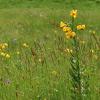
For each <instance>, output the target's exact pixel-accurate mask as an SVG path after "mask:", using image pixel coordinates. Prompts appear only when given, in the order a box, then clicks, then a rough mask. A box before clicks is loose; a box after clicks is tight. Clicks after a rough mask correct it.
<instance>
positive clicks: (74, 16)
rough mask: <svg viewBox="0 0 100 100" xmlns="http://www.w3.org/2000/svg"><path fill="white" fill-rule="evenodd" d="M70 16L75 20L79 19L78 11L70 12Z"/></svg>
mask: <svg viewBox="0 0 100 100" xmlns="http://www.w3.org/2000/svg"><path fill="white" fill-rule="evenodd" d="M70 16H71V17H73V18H74V19H75V18H76V17H77V10H72V11H71V12H70Z"/></svg>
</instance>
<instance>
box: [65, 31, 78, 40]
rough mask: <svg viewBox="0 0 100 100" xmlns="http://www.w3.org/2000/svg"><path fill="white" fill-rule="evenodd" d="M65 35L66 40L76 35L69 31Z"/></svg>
mask: <svg viewBox="0 0 100 100" xmlns="http://www.w3.org/2000/svg"><path fill="white" fill-rule="evenodd" d="M65 35H66V38H67V39H70V38H74V37H75V36H76V33H75V32H73V31H69V32H67V33H66V34H65Z"/></svg>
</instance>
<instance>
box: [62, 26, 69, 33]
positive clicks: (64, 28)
mask: <svg viewBox="0 0 100 100" xmlns="http://www.w3.org/2000/svg"><path fill="white" fill-rule="evenodd" d="M63 31H64V32H68V31H71V28H70V27H63Z"/></svg>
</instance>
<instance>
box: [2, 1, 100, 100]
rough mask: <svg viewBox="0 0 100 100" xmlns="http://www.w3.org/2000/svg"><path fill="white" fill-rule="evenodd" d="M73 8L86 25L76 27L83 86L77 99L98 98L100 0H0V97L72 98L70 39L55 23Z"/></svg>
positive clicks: (11, 99) (10, 99)
mask: <svg viewBox="0 0 100 100" xmlns="http://www.w3.org/2000/svg"><path fill="white" fill-rule="evenodd" d="M73 8H75V9H77V10H78V18H77V19H76V23H79V24H85V25H86V30H85V31H84V32H79V33H78V35H79V39H80V41H79V42H80V45H79V48H80V51H79V52H78V53H79V60H80V65H81V67H82V72H84V75H83V76H82V78H83V79H84V80H82V81H84V82H83V83H84V84H83V85H84V87H85V90H86V91H85V90H84V91H85V92H84V95H83V99H82V98H81V99H79V100H100V35H99V32H100V28H99V27H100V13H99V9H100V0H85V1H84V0H0V90H1V92H0V100H75V99H72V97H71V96H72V93H71V89H72V85H71V79H72V78H71V76H70V74H71V73H70V68H72V67H71V66H70V60H71V59H70V58H71V56H72V55H71V54H70V51H73V50H74V47H73V45H72V44H73V41H72V40H67V39H66V38H65V35H64V34H63V32H62V31H61V29H60V28H59V23H60V21H64V22H68V21H71V18H70V17H69V12H70V11H71V10H72V9H73ZM69 23H71V22H69ZM94 30H95V31H96V33H95V32H94ZM94 33H95V34H94ZM3 43H4V44H3ZM6 43H7V44H6ZM2 45H5V46H4V48H3V49H2V48H1V47H2ZM80 65H79V66H80ZM72 69H74V68H72ZM72 69H71V70H72ZM76 74H77V70H76ZM74 75H75V74H74ZM74 75H72V77H74ZM75 82H77V79H76V80H75V79H74V84H75ZM76 100H77V99H76Z"/></svg>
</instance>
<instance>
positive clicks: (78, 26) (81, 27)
mask: <svg viewBox="0 0 100 100" xmlns="http://www.w3.org/2000/svg"><path fill="white" fill-rule="evenodd" d="M85 27H86V26H85V25H77V30H84V29H85Z"/></svg>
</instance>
